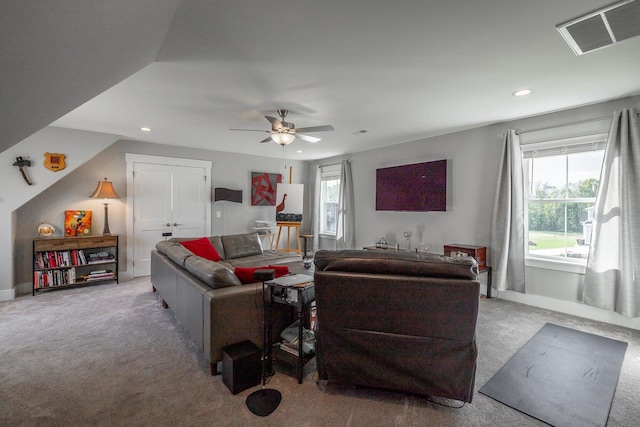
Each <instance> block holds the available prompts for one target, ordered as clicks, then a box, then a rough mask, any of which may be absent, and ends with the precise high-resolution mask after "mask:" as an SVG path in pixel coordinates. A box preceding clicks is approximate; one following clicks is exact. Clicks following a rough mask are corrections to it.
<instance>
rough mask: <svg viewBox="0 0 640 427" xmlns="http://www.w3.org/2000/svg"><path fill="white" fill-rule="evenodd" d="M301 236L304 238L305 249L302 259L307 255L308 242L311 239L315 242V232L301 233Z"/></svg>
mask: <svg viewBox="0 0 640 427" xmlns="http://www.w3.org/2000/svg"><path fill="white" fill-rule="evenodd" d="M300 237H301V238H302V240H304V250H303V254H302V259H305V258H306V257H307V242H308V241H309V240H311V241H312V242H313V234H301V235H300ZM312 250H313V248H312Z"/></svg>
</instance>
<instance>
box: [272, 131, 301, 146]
mask: <svg viewBox="0 0 640 427" xmlns="http://www.w3.org/2000/svg"><path fill="white" fill-rule="evenodd" d="M271 139H273V140H274V141H275V142H276V143H277V144H280V145H289V144H291V143H292V142H293V141H294V140H295V139H296V136H295V135H294V134H291V133H272V134H271Z"/></svg>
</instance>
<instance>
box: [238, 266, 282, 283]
mask: <svg viewBox="0 0 640 427" xmlns="http://www.w3.org/2000/svg"><path fill="white" fill-rule="evenodd" d="M262 269H270V270H275V276H276V277H281V276H286V275H287V274H289V267H287V266H286V265H268V266H265V267H236V268H235V270H234V273H236V276H238V279H240V282H242V284H243V285H246V284H247V283H255V282H256V279H254V278H253V273H254V272H255V271H256V270H262Z"/></svg>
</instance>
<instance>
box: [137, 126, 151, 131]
mask: <svg viewBox="0 0 640 427" xmlns="http://www.w3.org/2000/svg"><path fill="white" fill-rule="evenodd" d="M140 130H141V131H142V132H151V128H146V127H142V128H140Z"/></svg>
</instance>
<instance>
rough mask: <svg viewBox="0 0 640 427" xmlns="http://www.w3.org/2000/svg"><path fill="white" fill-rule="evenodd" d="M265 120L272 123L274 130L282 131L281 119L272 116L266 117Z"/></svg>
mask: <svg viewBox="0 0 640 427" xmlns="http://www.w3.org/2000/svg"><path fill="white" fill-rule="evenodd" d="M264 118H265V119H267V120H269V122H271V127H272V128H273V130H280V129H282V122H281V121H280V119H276V118H275V117H271V116H264Z"/></svg>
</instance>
